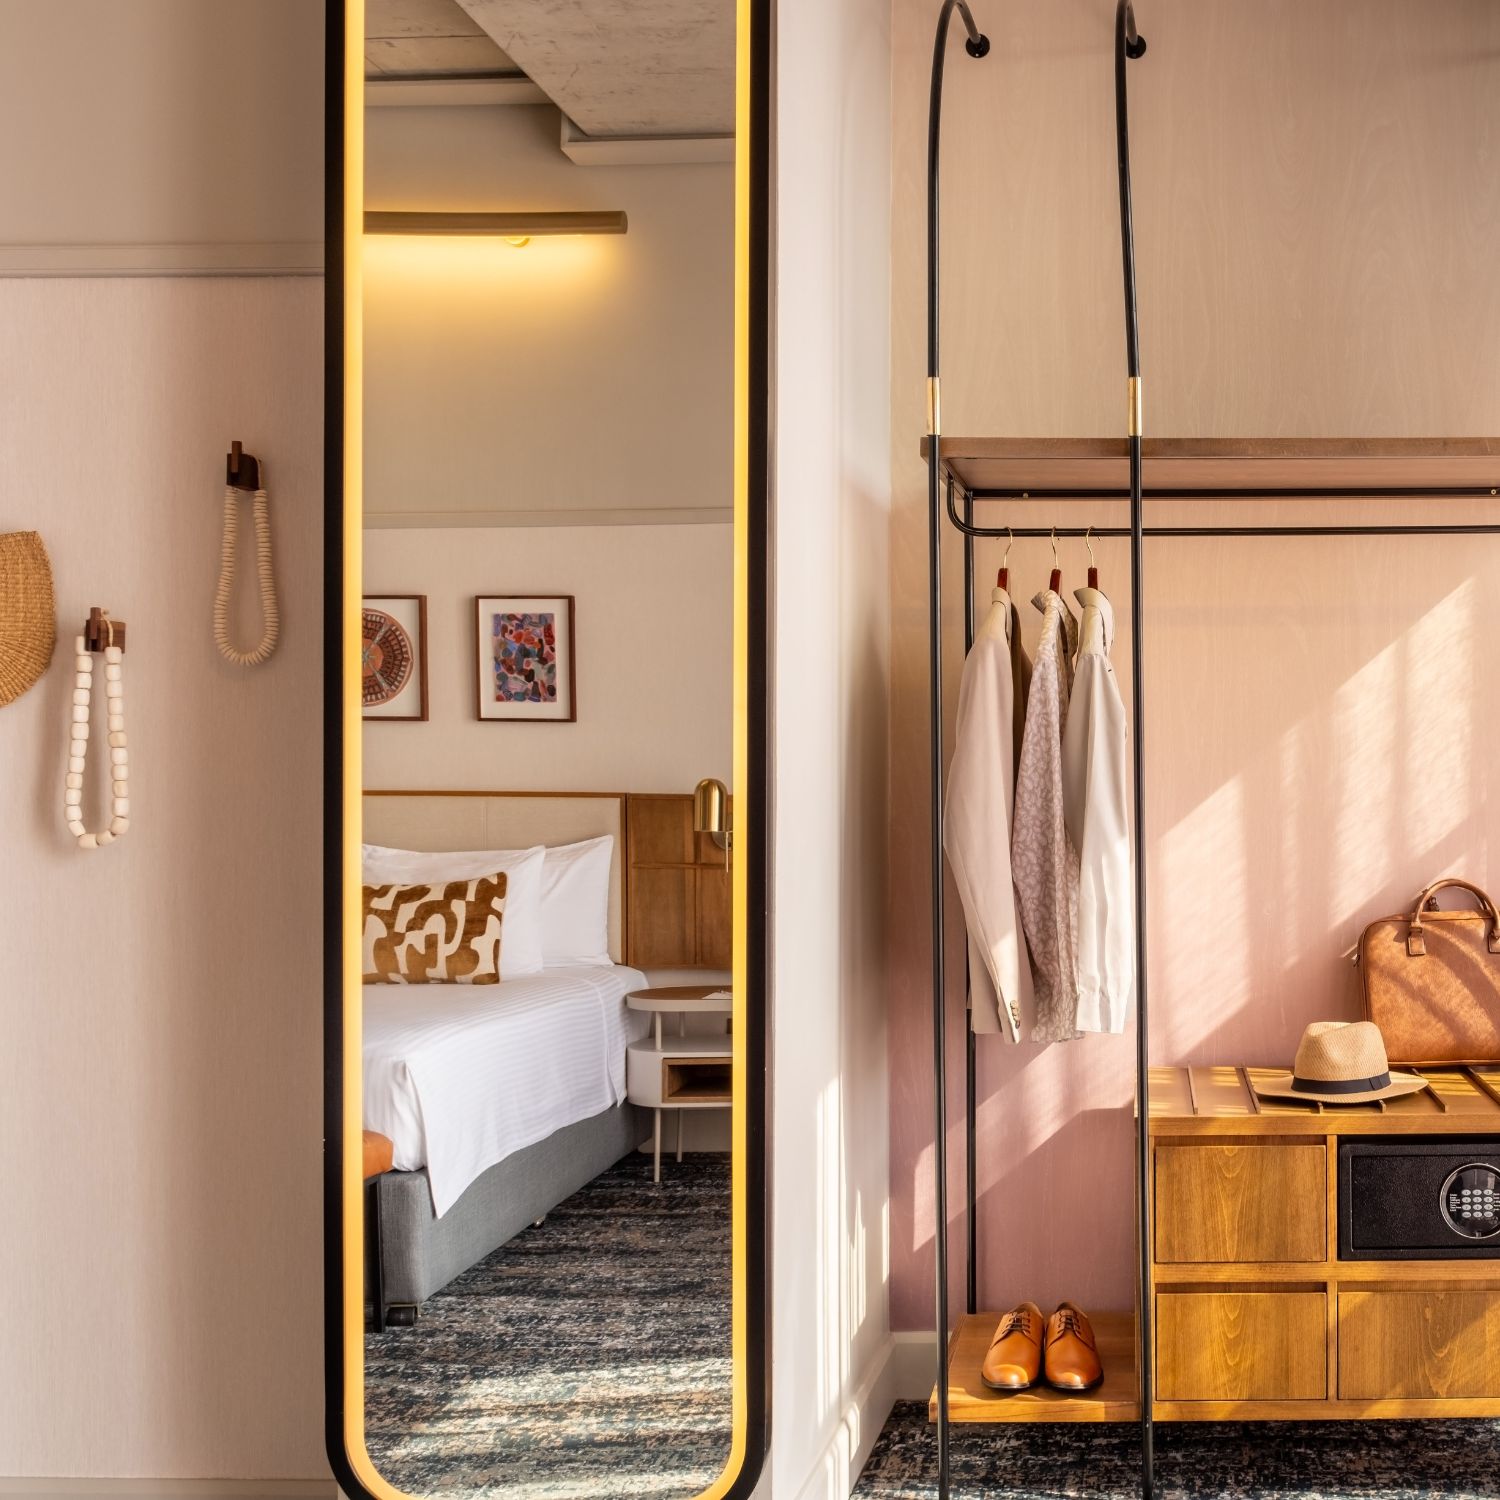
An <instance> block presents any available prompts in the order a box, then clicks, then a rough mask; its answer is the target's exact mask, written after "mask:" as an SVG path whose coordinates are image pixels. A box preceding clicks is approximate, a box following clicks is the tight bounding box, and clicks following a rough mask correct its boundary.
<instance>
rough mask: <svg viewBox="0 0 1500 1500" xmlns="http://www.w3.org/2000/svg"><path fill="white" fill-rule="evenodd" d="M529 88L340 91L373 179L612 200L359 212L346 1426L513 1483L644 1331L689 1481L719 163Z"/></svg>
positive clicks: (710, 1162) (724, 1368)
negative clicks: (502, 96)
mask: <svg viewBox="0 0 1500 1500" xmlns="http://www.w3.org/2000/svg"><path fill="white" fill-rule="evenodd" d="M522 97H528V96H526V95H524V94H523V95H522ZM538 97H541V96H539V95H533V96H531V102H526V103H512V104H489V105H485V106H482V107H471V106H466V105H453V104H441V105H435V106H432V107H418V108H413V107H381V106H380V102H379V101H380V95H379V91H378V90H376V91H373V92H372V94H371V96H370V99H369V101H368V104H367V109H366V131H367V140H366V192H367V207H368V209H369V210H371V211H374V212H380V211H422V210H429V211H431V210H454V209H464V210H487V211H515V212H525V211H538V210H546V211H554V210H567V211H576V210H608V211H621V212H623V214H624V215H625V222H626V224H627V226H628V227H627V228H626V231H625V232H624V233H623V234H619V233H616V234H607V235H595V236H577V237H571V236H547V235H536V236H533V237H532V238H531V239H530V240H529V242H528V243H525V244H514V245H513V244H510V243H507V242H506V241H505V240H504V239H496V238H493V237H486V238H478V239H465V238H459V237H447V238H444V237H438V236H407V235H391V236H385V235H371V236H369V237H368V238H367V240H366V264H365V333H364V402H363V410H364V433H365V444H364V497H365V533H364V585H365V595H366V599H365V638H366V648H365V649H366V669H367V673H369V674H371V675H368V676H367V681H366V693H365V699H366V703H365V726H364V735H363V739H364V786H365V790H366V796H365V799H364V809H365V811H364V842H365V846H366V847H365V853H364V883H365V923H364V926H365V955H366V963H365V968H366V983H365V985H364V986H363V999H362V1008H363V1051H364V1067H363V1072H364V1093H363V1124H364V1126H365V1129H366V1132H367V1134H366V1141H367V1147H368V1148H369V1149H371V1150H373V1151H374V1153H375V1155H374V1156H373V1157H372V1158H371V1159H370V1160H369V1161H367V1165H366V1171H367V1177H368V1187H367V1193H368V1197H367V1218H368V1220H369V1225H370V1233H371V1237H370V1242H369V1244H368V1245H367V1253H368V1255H369V1256H370V1258H371V1259H370V1272H369V1275H368V1277H367V1288H366V1296H367V1299H368V1302H369V1316H370V1331H369V1333H368V1335H367V1340H366V1373H365V1387H366V1432H367V1439H368V1443H369V1448H370V1453H371V1456H372V1458H373V1459H374V1460H375V1462H376V1465H377V1468H379V1469H380V1471H381V1472H382V1473H383V1474H385V1476H386V1477H387V1478H389V1479H391V1481H392V1482H393V1483H396V1484H398V1485H399V1486H400V1487H401V1488H404V1489H406V1490H408V1491H410V1492H421V1491H423V1490H430V1489H433V1488H441V1487H443V1486H444V1485H446V1484H447V1483H449V1482H453V1483H458V1482H460V1481H461V1480H462V1479H463V1478H464V1477H465V1476H466V1475H468V1474H469V1466H471V1465H472V1464H474V1463H475V1462H478V1461H479V1459H478V1455H480V1454H484V1455H486V1456H487V1458H486V1461H489V1460H490V1459H492V1458H493V1456H494V1454H495V1453H496V1452H498V1451H500V1449H501V1448H504V1449H505V1451H506V1453H507V1461H509V1462H516V1463H522V1464H526V1463H532V1464H533V1465H538V1464H539V1465H540V1467H533V1468H531V1469H527V1470H526V1472H528V1473H532V1475H533V1478H537V1479H538V1482H541V1479H540V1478H539V1477H538V1476H540V1475H541V1474H542V1471H543V1470H544V1469H545V1468H546V1464H545V1461H543V1460H538V1459H536V1458H535V1452H536V1449H535V1444H534V1443H533V1442H532V1441H531V1437H530V1436H529V1434H532V1433H533V1430H534V1424H535V1422H536V1420H537V1418H536V1416H535V1413H536V1412H537V1411H540V1410H545V1411H546V1412H547V1413H548V1421H549V1423H550V1424H552V1425H551V1426H550V1427H549V1431H550V1432H553V1433H556V1432H559V1431H560V1432H562V1433H563V1434H564V1446H566V1445H567V1444H570V1443H574V1442H580V1441H592V1440H594V1439H597V1438H598V1437H599V1435H600V1430H601V1429H600V1423H601V1422H606V1418H604V1417H602V1416H601V1415H600V1413H601V1412H607V1411H608V1410H609V1409H610V1406H611V1402H612V1400H616V1399H617V1400H621V1401H623V1400H624V1399H625V1397H624V1395H623V1394H622V1392H623V1389H624V1385H623V1384H622V1382H623V1383H624V1384H628V1383H629V1382H630V1381H631V1380H638V1379H639V1372H640V1370H641V1369H642V1368H646V1367H649V1366H650V1365H651V1364H652V1362H653V1361H654V1360H659V1359H660V1357H661V1353H662V1351H663V1349H668V1348H669V1349H671V1350H672V1351H673V1360H672V1361H671V1363H670V1367H669V1366H668V1365H662V1366H661V1368H660V1369H659V1370H658V1371H657V1372H656V1377H655V1378H654V1379H652V1380H651V1381H650V1382H649V1387H650V1388H649V1391H648V1392H647V1393H644V1394H643V1393H642V1392H641V1391H639V1390H637V1391H635V1393H634V1394H633V1395H632V1396H631V1397H630V1419H629V1426H630V1431H631V1433H632V1435H633V1436H632V1440H631V1442H630V1444H629V1455H630V1456H629V1463H630V1464H632V1465H634V1466H636V1467H641V1466H644V1467H645V1468H646V1469H648V1470H651V1471H652V1472H654V1473H656V1474H657V1475H658V1476H660V1475H663V1474H665V1475H667V1476H668V1479H667V1480H666V1482H667V1483H668V1487H669V1489H670V1490H672V1491H673V1492H677V1491H680V1492H681V1493H683V1494H689V1493H692V1492H693V1491H695V1490H696V1489H698V1488H701V1487H702V1486H703V1485H704V1484H706V1483H708V1481H709V1480H710V1479H711V1478H712V1477H713V1475H714V1474H715V1473H716V1472H717V1471H718V1469H719V1468H720V1467H721V1466H722V1464H723V1462H724V1460H725V1456H726V1454H727V1444H728V1432H729V1428H728V1403H729V1393H730V1386H729V1352H730V1351H729V1347H728V1337H729V1335H728V1329H729V1297H730V1264H729V1240H728V1228H727V1224H728V1214H727V1206H728V1197H729V1191H730V1180H729V1179H730V1169H729V1155H728V1151H729V1144H730V1123H729V1116H730V1111H729V1100H730V1062H731V1049H732V1046H733V1038H732V1036H731V1035H730V1025H729V989H728V985H729V980H730V963H731V951H730V948H731V942H730V920H729V911H730V897H729V889H730V867H731V860H732V853H733V851H732V843H731V839H730V835H729V833H728V830H727V827H726V826H725V825H726V824H727V820H728V817H729V816H730V814H731V812H732V799H728V798H726V799H725V800H724V801H722V802H721V801H720V800H719V798H718V797H717V796H716V795H715V794H716V792H717V790H718V789H717V788H716V787H713V786H712V783H719V784H722V786H723V787H724V788H725V791H726V793H727V791H728V787H729V784H730V783H731V781H732V774H731V759H732V757H731V741H732V727H733V725H732V701H731V700H732V685H733V662H732V617H731V609H732V574H731V567H732V525H731V521H732V496H731V490H732V470H731V461H732V452H731V416H732V405H731V394H732V331H733V330H732V305H731V293H732V266H733V259H732V252H733V200H732V188H733V179H732V173H733V167H732V165H731V164H730V163H729V162H728V161H726V160H709V161H700V162H694V163H682V162H679V163H670V162H668V163H665V164H662V163H656V164H651V165H643V164H638V163H629V162H627V163H626V164H610V165H580V164H577V163H575V162H574V161H572V160H570V159H569V157H568V156H567V155H565V154H564V151H563V149H562V144H561V141H562V135H563V130H564V125H563V117H562V115H561V114H560V112H559V110H558V109H557V108H556V107H554V105H552V104H550V103H546V102H542V103H538V102H535V99H536V98H538ZM717 154H719V155H721V156H722V155H723V154H724V153H723V152H722V150H721V151H719V152H718V153H717ZM518 238H519V237H518ZM377 666H378V670H377ZM705 781H707V782H709V783H710V787H709V788H707V789H705V791H704V793H703V795H702V796H701V797H695V792H696V790H697V789H698V788H699V786H700V783H704V782H705ZM380 892H385V893H386V894H385V895H380V894H373V895H372V893H380ZM497 892H498V893H499V894H498V895H497V894H496V893H497ZM424 901H426V902H427V905H424V904H423V903H424ZM439 908H441V909H442V910H443V911H444V912H448V911H450V910H451V911H454V912H457V913H459V916H458V918H457V920H456V921H454V920H452V919H451V918H449V917H446V916H445V917H443V918H440V919H439V918H434V919H431V920H429V918H428V915H427V913H428V912H429V911H432V910H438V909H439ZM403 913H404V914H405V915H404V916H403ZM413 914H415V916H413ZM403 923H404V926H403ZM444 923H446V924H447V925H444ZM424 924H425V925H424ZM434 924H435V925H434ZM414 927H415V928H416V929H417V931H418V932H419V934H420V935H419V936H418V937H416V938H413V937H412V936H411V935H410V934H411V933H412V931H413V928H414ZM439 929H440V930H441V932H442V937H441V939H434V938H433V936H432V934H433V932H434V931H436V930H439ZM496 936H498V958H495V957H494V950H495V947H496V945H495V943H494V941H493V939H494V938H495V937H496ZM491 965H493V970H494V972H490V966H491ZM372 974H373V976H374V978H375V981H376V982H371V977H372ZM445 979H446V980H447V981H448V982H441V981H443V980H445ZM401 980H409V981H411V982H405V983H403V982H388V981H401ZM434 980H437V981H440V982H433V981H434ZM455 981H456V982H455ZM643 1293H644V1295H643ZM601 1347H608V1348H610V1349H612V1350H614V1356H613V1358H612V1359H611V1360H610V1361H605V1362H604V1363H605V1364H606V1365H607V1366H608V1368H602V1367H601V1361H600V1356H599V1354H598V1349H599V1348H601ZM497 1349H503V1350H504V1351H505V1352H504V1354H503V1355H501V1356H499V1357H498V1358H497V1354H496V1351H497ZM435 1358H440V1359H441V1360H442V1361H443V1376H442V1379H441V1381H440V1382H438V1383H437V1384H434V1383H433V1380H432V1376H431V1373H430V1371H431V1361H432V1360H433V1359H435ZM585 1366H586V1367H588V1368H589V1371H590V1375H589V1382H588V1388H587V1395H586V1399H572V1398H570V1397H569V1395H568V1391H569V1390H570V1389H571V1388H572V1385H573V1383H574V1382H575V1381H576V1377H577V1375H578V1373H579V1371H580V1369H581V1368H583V1367H585ZM497 1367H498V1370H499V1372H500V1373H502V1374H503V1376H504V1382H503V1384H504V1388H505V1393H504V1394H500V1395H497V1394H496V1390H495V1385H496V1382H495V1375H496V1372H497ZM480 1392H484V1393H485V1395H484V1399H483V1400H482V1401H481V1400H480V1399H479V1393H480ZM455 1404H456V1405H457V1407H458V1408H459V1409H460V1410H461V1411H462V1412H464V1413H465V1415H464V1416H463V1418H462V1419H461V1420H459V1421H458V1422H457V1423H456V1424H455V1423H443V1424H439V1427H438V1429H436V1430H435V1429H434V1428H433V1426H432V1424H431V1421H430V1419H431V1418H432V1416H433V1414H434V1412H435V1411H436V1410H437V1409H438V1408H439V1407H443V1408H445V1409H448V1410H451V1409H453V1408H454V1406H455ZM609 1420H613V1419H609ZM657 1438H661V1439H664V1440H667V1441H666V1443H665V1446H664V1444H663V1443H662V1442H657V1441H655V1439H657ZM528 1450H529V1451H530V1457H522V1455H526V1454H528ZM668 1453H669V1454H670V1457H666V1456H664V1455H666V1454H668ZM618 1461H619V1460H618V1458H617V1459H616V1462H618ZM579 1462H580V1461H579V1460H578V1459H577V1458H576V1456H575V1457H574V1459H573V1460H572V1463H573V1467H571V1468H568V1469H566V1470H563V1471H560V1472H563V1473H565V1474H567V1475H568V1476H569V1482H575V1481H576V1480H577V1479H578V1476H579V1475H580V1474H581V1473H582V1472H583V1470H582V1469H580V1468H579V1467H578V1464H579Z"/></svg>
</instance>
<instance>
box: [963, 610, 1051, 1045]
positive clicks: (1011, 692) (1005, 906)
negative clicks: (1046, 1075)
mask: <svg viewBox="0 0 1500 1500" xmlns="http://www.w3.org/2000/svg"><path fill="white" fill-rule="evenodd" d="M990 599H991V603H990V611H989V614H988V615H986V616H985V618H984V621H983V623H982V624H981V625H980V627H979V629H978V631H977V632H976V633H975V636H974V645H973V648H972V649H971V650H970V652H969V655H968V657H967V659H966V660H965V662H964V672H963V679H962V681H961V682H960V684H959V689H958V729H957V734H956V737H955V743H954V750H953V760H952V762H951V763H950V765H949V770H948V797H947V803H946V805H945V807H944V809H943V847H944V848H945V849H946V850H947V852H948V864H949V867H950V868H951V869H952V871H953V879H954V883H955V884H956V885H957V887H958V895H959V900H960V901H961V902H962V903H963V909H964V921H965V923H966V925H967V927H968V934H969V1002H970V1004H969V1019H970V1024H971V1025H972V1026H973V1028H974V1030H975V1031H985V1032H995V1031H998V1032H1000V1033H1001V1035H1003V1036H1005V1037H1007V1038H1008V1039H1009V1040H1010V1041H1013V1042H1014V1041H1020V1040H1021V1039H1022V1038H1024V1037H1025V1036H1026V1035H1028V1033H1029V1031H1030V1027H1031V1011H1032V1004H1031V964H1030V960H1029V959H1028V957H1027V954H1026V939H1025V938H1024V937H1023V936H1022V934H1021V922H1020V917H1019V915H1018V913H1017V910H1016V888H1015V884H1014V882H1013V881H1012V879H1011V865H1010V843H1011V808H1012V806H1013V804H1014V802H1015V795H1016V756H1017V754H1018V752H1019V750H1020V745H1019V742H1018V741H1019V736H1018V734H1017V732H1016V723H1017V719H1018V718H1019V713H1018V710H1019V709H1020V708H1022V707H1023V706H1024V704H1025V701H1026V688H1027V685H1028V683H1029V680H1030V675H1031V663H1030V662H1029V661H1028V660H1027V659H1026V653H1025V651H1024V650H1023V649H1022V647H1021V622H1020V619H1019V617H1018V616H1017V614H1016V607H1015V605H1014V604H1012V603H1011V599H1010V595H1009V594H1007V593H1006V592H1005V591H1004V590H1003V589H996V590H994V592H993V593H992V594H991V596H990Z"/></svg>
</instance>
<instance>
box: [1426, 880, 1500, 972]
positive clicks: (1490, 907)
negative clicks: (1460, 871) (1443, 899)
mask: <svg viewBox="0 0 1500 1500" xmlns="http://www.w3.org/2000/svg"><path fill="white" fill-rule="evenodd" d="M1448 886H1457V887H1458V888H1459V889H1460V890H1465V891H1468V893H1469V894H1470V895H1471V896H1473V897H1474V899H1475V900H1476V901H1478V903H1479V905H1480V908H1481V909H1482V910H1483V911H1484V913H1485V915H1486V916H1487V917H1489V919H1490V937H1489V950H1490V952H1491V953H1500V910H1497V909H1496V907H1495V903H1494V902H1493V901H1491V900H1490V898H1489V897H1488V896H1487V895H1486V894H1485V893H1484V892H1483V891H1482V890H1480V889H1479V887H1478V886H1477V885H1473V884H1471V883H1470V882H1469V881H1467V880H1460V879H1458V877H1457V876H1454V875H1449V876H1447V877H1445V878H1444V879H1442V880H1434V881H1433V882H1432V884H1431V885H1430V886H1428V887H1427V889H1426V890H1425V891H1423V892H1422V894H1421V895H1420V896H1418V897H1417V909H1416V910H1415V911H1414V912H1413V913H1412V914H1411V926H1410V927H1409V928H1408V930H1407V934H1406V951H1407V953H1408V955H1410V956H1411V957H1412V958H1420V957H1421V956H1422V955H1423V954H1424V953H1426V952H1427V942H1426V938H1425V937H1424V935H1423V934H1424V928H1423V926H1422V913H1423V912H1424V911H1436V910H1437V902H1436V899H1435V898H1436V896H1437V893H1438V892H1439V891H1441V890H1444V889H1446V888H1447V887H1448Z"/></svg>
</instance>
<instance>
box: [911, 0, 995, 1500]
mask: <svg viewBox="0 0 1500 1500" xmlns="http://www.w3.org/2000/svg"><path fill="white" fill-rule="evenodd" d="M955 9H956V10H957V11H958V13H959V16H960V18H961V19H962V21H963V26H964V30H965V31H966V32H967V33H968V39H967V40H966V41H965V43H964V50H965V51H966V52H967V53H968V54H969V56H970V57H974V58H981V57H984V56H985V54H986V53H988V52H989V50H990V44H989V39H988V38H987V37H985V36H984V35H983V34H982V33H981V32H980V30H979V28H978V27H977V26H976V25H975V24H974V17H973V14H972V13H971V12H970V10H969V6H968V0H943V7H942V9H941V11H939V13H938V23H937V35H936V37H935V38H934V40H933V47H932V92H931V97H930V100H929V106H928V116H927V431H928V433H929V435H930V437H931V441H930V442H929V443H928V455H927V600H928V663H927V669H928V673H929V677H930V681H929V689H928V708H929V713H930V731H931V732H930V736H929V742H928V751H929V754H930V756H931V764H932V789H931V790H932V806H931V809H930V814H931V818H930V825H931V826H930V832H931V838H932V870H931V873H932V1066H933V1093H934V1096H935V1098H936V1111H935V1130H934V1135H933V1142H932V1147H933V1149H932V1171H933V1192H934V1203H935V1212H936V1218H937V1224H936V1234H935V1235H934V1238H933V1260H934V1267H933V1276H934V1281H935V1292H936V1314H937V1317H936V1325H935V1326H936V1328H937V1440H938V1452H937V1460H938V1462H937V1468H938V1500H948V1476H949V1462H948V1436H949V1434H948V1062H947V1045H948V1027H947V997H946V989H947V978H948V976H947V966H946V964H945V963H944V955H943V642H942V629H941V619H940V615H941V609H942V597H943V566H942V562H943V560H942V524H943V515H942V494H941V487H942V477H941V460H940V458H939V454H938V448H939V446H940V445H939V443H938V441H937V438H938V434H939V433H940V432H941V431H942V399H941V394H940V387H939V385H938V326H939V324H938V311H939V301H938V283H939V274H938V273H939V261H938V252H939V246H938V227H939V220H940V215H939V206H940V191H939V189H940V175H941V174H940V170H939V169H940V167H941V152H940V149H939V148H940V146H941V144H942V118H943V64H944V61H945V60H946V58H947V53H948V25H949V22H950V21H951V20H952V19H953V12H954V10H955Z"/></svg>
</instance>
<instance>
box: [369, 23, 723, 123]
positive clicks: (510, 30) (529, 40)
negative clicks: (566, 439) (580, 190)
mask: <svg viewBox="0 0 1500 1500" xmlns="http://www.w3.org/2000/svg"><path fill="white" fill-rule="evenodd" d="M387 3H389V4H391V5H392V6H393V7H394V6H398V5H400V4H402V3H411V0H387ZM462 5H463V9H464V10H465V11H466V12H467V13H468V14H469V16H470V17H472V19H473V20H474V21H476V22H478V24H479V25H480V26H481V27H482V28H483V29H484V31H485V32H486V33H488V35H489V36H490V38H491V39H492V40H493V41H494V42H495V43H496V44H497V45H498V46H499V47H500V48H501V49H502V50H503V51H504V52H505V53H506V54H507V55H509V56H510V57H511V58H513V59H514V60H515V63H516V65H517V66H518V67H520V68H521V69H522V71H524V72H525V73H526V74H527V76H528V77H530V78H531V79H532V80H534V81H535V82H536V83H537V84H538V85H540V87H541V88H542V89H543V90H544V91H545V92H546V94H547V95H548V97H549V98H551V99H552V101H553V102H554V103H555V104H556V105H557V106H558V107H559V108H560V109H561V110H562V112H563V113H564V114H565V115H567V116H568V117H569V118H570V119H571V120H573V121H574V122H575V123H576V124H577V125H578V126H579V127H580V129H582V130H584V131H585V132H587V134H589V135H590V136H595V137H612V136H614V137H620V136H674V135H679V136H703V135H730V134H732V133H733V130H734V45H735V29H734V22H735V4H734V0H462Z"/></svg>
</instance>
